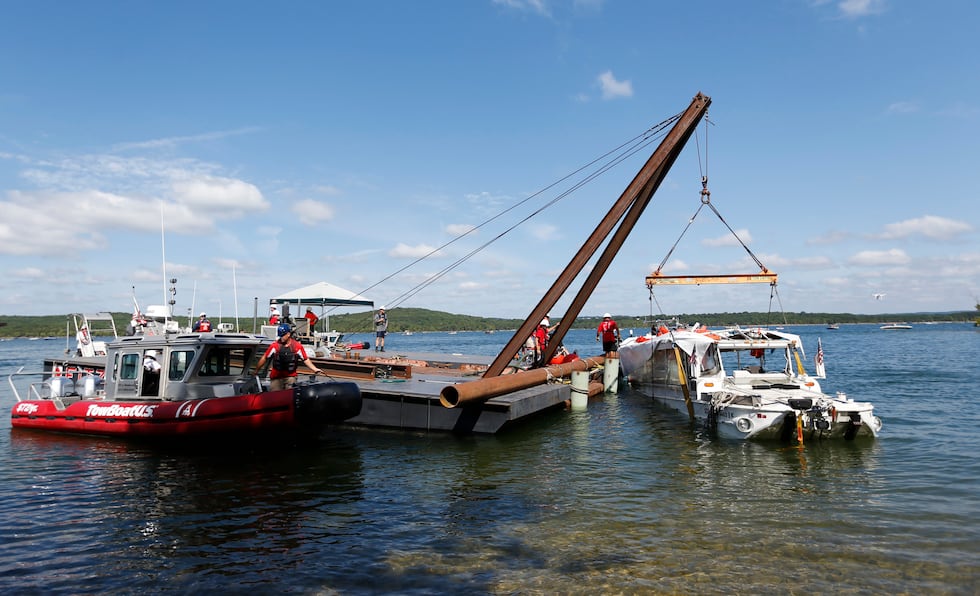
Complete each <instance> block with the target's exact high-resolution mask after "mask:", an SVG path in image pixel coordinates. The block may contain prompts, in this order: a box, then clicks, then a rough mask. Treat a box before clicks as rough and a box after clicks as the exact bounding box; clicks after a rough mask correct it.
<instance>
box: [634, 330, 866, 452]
mask: <svg viewBox="0 0 980 596" xmlns="http://www.w3.org/2000/svg"><path fill="white" fill-rule="evenodd" d="M802 354H803V348H802V343H801V341H800V338H799V336H797V335H794V334H792V333H786V332H783V331H775V330H770V329H740V328H738V327H735V328H730V329H724V330H717V331H716V330H708V329H707V328H704V327H702V328H699V329H697V330H695V331H691V330H685V329H676V330H673V331H669V330H667V329H661V330H660V333H659V334H658V335H652V334H647V335H646V336H643V337H637V338H629V339H627V340H625V341H624V342H623V343H622V345H621V346H620V348H619V357H620V364H621V366H622V368H623V372H624V374H625V375H626V376H627V377H628V379H629V381H630V383H631V384H632V385H634V386H635V388H636V389H637V390H638V391H640V392H641V393H644V394H646V395H649V396H650V397H652V398H653V399H654V400H655V401H658V402H661V403H663V404H665V405H667V406H669V407H671V408H673V409H675V410H678V411H680V412H682V413H685V414H687V415H688V416H689V417H690V418H691V419H692V420H695V421H698V422H700V423H703V424H705V425H707V426H708V427H710V428H713V429H716V430H717V432H718V435H719V436H722V437H728V438H734V439H781V440H784V441H793V440H796V441H798V442H802V441H804V440H809V439H811V438H812V439H846V440H851V439H855V438H858V437H862V436H866V437H876V436H878V432H879V431H880V430H881V426H882V424H881V420H880V419H879V418H878V417H877V416H875V415H874V413H873V410H874V407H873V406H872V405H871V404H870V403H868V402H856V401H854V400H852V399H849V398H848V397H847V396H846V395H845V394H843V393H837V394H836V395H835V396H831V395H827V394H825V393H823V392H822V391H821V389H820V384H819V381H818V379H820V378H825V375H824V374H823V353H822V350H821V349H818V352H817V357H816V367H817V371H818V374H817V375H816V376H811V375H809V374H807V372H806V371H805V370H804V368H803V360H802V359H801V355H802Z"/></svg>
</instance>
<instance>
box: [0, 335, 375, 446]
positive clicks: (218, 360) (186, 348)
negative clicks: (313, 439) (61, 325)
mask: <svg viewBox="0 0 980 596" xmlns="http://www.w3.org/2000/svg"><path fill="white" fill-rule="evenodd" d="M272 341H273V340H272V339H270V338H267V337H264V336H259V335H248V334H243V333H167V334H163V335H138V336H132V337H121V338H118V339H115V340H114V341H110V342H108V343H107V344H106V354H105V357H104V359H103V360H101V361H100V363H99V364H98V365H92V366H88V367H79V366H73V365H69V364H68V361H66V362H65V364H64V365H57V364H54V365H51V364H50V363H49V364H48V365H46V367H45V368H46V370H44V371H41V372H25V371H24V367H21V369H20V370H18V371H17V372H15V373H14V374H12V375H10V377H9V378H8V382H9V383H10V387H11V389H12V390H13V393H14V396H15V397H16V399H17V403H16V404H15V405H14V407H13V410H12V412H11V426H13V427H14V428H27V429H37V430H46V431H58V432H68V433H82V434H93V435H108V436H119V437H132V438H168V437H172V438H183V437H211V436H217V435H220V436H225V435H228V434H246V435H257V434H265V433H280V432H281V433H284V434H285V435H287V436H296V435H298V434H307V433H309V434H316V433H318V432H319V431H320V430H322V428H323V427H324V426H325V425H326V424H329V423H333V422H341V421H343V420H347V419H349V418H352V417H354V416H356V415H358V414H359V413H360V410H361V395H360V389H359V388H358V386H357V385H356V384H355V383H351V382H336V381H320V382H315V381H313V380H312V379H313V377H312V376H308V377H307V376H301V377H300V379H299V380H298V381H297V383H296V385H295V386H294V387H293V388H290V389H285V390H281V391H270V390H269V384H268V379H267V378H264V375H263V374H262V373H263V372H264V371H257V370H256V363H257V362H258V360H259V358H260V357H261V356H262V354H263V353H264V352H265V349H266V347H267V346H268V345H269V344H270V343H271V342H272ZM149 358H152V359H153V360H155V361H156V362H157V363H159V365H160V366H159V367H158V372H156V373H154V372H152V371H151V370H148V369H147V367H146V366H144V363H145V361H146V360H147V359H149ZM154 368H157V367H154ZM301 372H302V371H301Z"/></svg>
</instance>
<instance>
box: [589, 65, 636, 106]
mask: <svg viewBox="0 0 980 596" xmlns="http://www.w3.org/2000/svg"><path fill="white" fill-rule="evenodd" d="M598 80H599V87H600V88H601V89H602V99H616V98H617V97H633V83H632V82H630V81H617V80H616V77H615V76H613V73H612V71H611V70H607V71H606V72H604V73H602V74H600V75H599V78H598Z"/></svg>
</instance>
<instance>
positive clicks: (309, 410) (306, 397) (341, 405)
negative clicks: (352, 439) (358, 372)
mask: <svg viewBox="0 0 980 596" xmlns="http://www.w3.org/2000/svg"><path fill="white" fill-rule="evenodd" d="M293 403H294V404H295V407H296V420H297V421H298V422H300V423H302V424H326V423H328V422H342V421H344V420H348V419H350V418H353V417H354V416H357V415H358V414H360V413H361V389H360V388H359V387H358V386H357V383H350V382H343V383H339V382H331V383H313V384H310V385H301V386H297V387H295V388H294V389H293Z"/></svg>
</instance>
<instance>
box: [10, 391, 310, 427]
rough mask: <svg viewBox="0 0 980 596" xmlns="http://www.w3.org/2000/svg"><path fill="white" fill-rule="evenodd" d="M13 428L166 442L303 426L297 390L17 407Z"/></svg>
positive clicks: (33, 403)
mask: <svg viewBox="0 0 980 596" xmlns="http://www.w3.org/2000/svg"><path fill="white" fill-rule="evenodd" d="M11 426H13V427H15V428H31V429H39V430H49V431H60V432H69V433H85V434H96V435H115V436H144V437H163V436H171V435H173V436H181V435H199V434H212V433H227V432H241V431H266V430H281V429H288V428H292V427H297V426H299V423H298V421H297V419H296V411H295V407H294V403H293V392H292V390H285V391H275V392H267V393H262V394H251V395H242V396H233V397H218V398H209V399H200V400H191V401H182V402H167V401H140V402H135V401H131V402H104V401H95V400H83V401H77V402H75V403H72V404H70V405H68V406H67V407H65V408H64V409H58V408H57V406H56V405H55V404H54V402H52V401H50V400H33V401H22V402H18V403H17V405H15V406H14V408H13V412H12V415H11Z"/></svg>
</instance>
